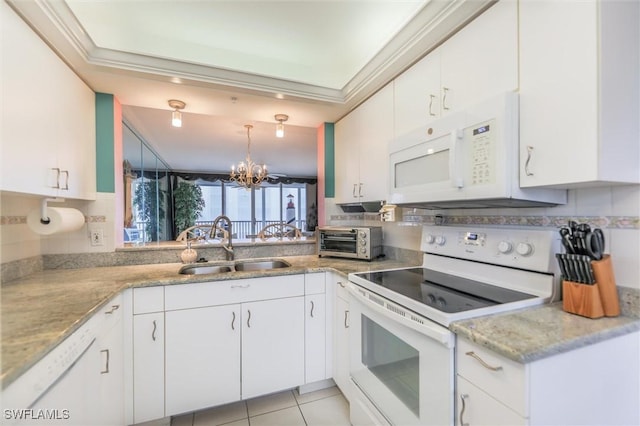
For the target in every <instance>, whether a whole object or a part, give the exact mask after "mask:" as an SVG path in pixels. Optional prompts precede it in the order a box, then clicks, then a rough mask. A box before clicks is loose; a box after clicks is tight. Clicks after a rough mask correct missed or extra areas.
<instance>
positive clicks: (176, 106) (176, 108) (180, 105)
mask: <svg viewBox="0 0 640 426" xmlns="http://www.w3.org/2000/svg"><path fill="white" fill-rule="evenodd" d="M169 106H170V107H171V108H173V112H172V113H171V125H172V126H173V127H182V113H181V112H180V110H181V109H184V107H185V106H187V104H185V103H184V102H182V101H179V100H177V99H170V100H169Z"/></svg>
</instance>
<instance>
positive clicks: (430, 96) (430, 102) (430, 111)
mask: <svg viewBox="0 0 640 426" xmlns="http://www.w3.org/2000/svg"><path fill="white" fill-rule="evenodd" d="M435 98H436V95H429V115H430V116H431V117H435V116H436V114H435V113H434V112H433V100H434V99H435Z"/></svg>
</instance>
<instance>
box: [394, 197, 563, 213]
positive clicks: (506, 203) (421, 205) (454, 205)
mask: <svg viewBox="0 0 640 426" xmlns="http://www.w3.org/2000/svg"><path fill="white" fill-rule="evenodd" d="M396 204H397V205H398V207H409V208H417V209H425V210H447V209H489V208H522V207H553V206H557V205H559V204H564V203H563V202H562V201H561V200H559V201H558V202H548V201H536V200H526V199H525V200H523V199H516V198H493V199H479V200H449V201H424V202H406V203H402V202H397V203H396Z"/></svg>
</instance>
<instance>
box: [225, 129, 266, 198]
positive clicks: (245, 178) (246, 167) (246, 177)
mask: <svg viewBox="0 0 640 426" xmlns="http://www.w3.org/2000/svg"><path fill="white" fill-rule="evenodd" d="M244 127H245V128H246V129H247V158H246V159H245V160H244V161H241V162H239V163H238V165H233V166H231V174H230V175H229V176H230V178H231V181H232V182H236V183H237V184H238V185H240V186H242V187H244V188H245V189H251V188H257V187H259V186H260V184H261V183H262V181H263V180H265V179H266V177H267V166H266V165H264V164H262V165H260V164H256V163H254V162H253V161H252V160H251V129H252V128H253V126H252V125H251V124H245V126H244Z"/></svg>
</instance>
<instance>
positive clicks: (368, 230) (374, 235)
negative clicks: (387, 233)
mask: <svg viewBox="0 0 640 426" xmlns="http://www.w3.org/2000/svg"><path fill="white" fill-rule="evenodd" d="M317 241H318V243H317V244H318V256H320V257H322V256H331V257H344V258H348V259H364V260H372V259H375V258H377V257H380V256H381V255H382V227H381V226H364V227H363V226H357V227H342V226H329V227H321V228H319V229H318V239H317Z"/></svg>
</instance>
